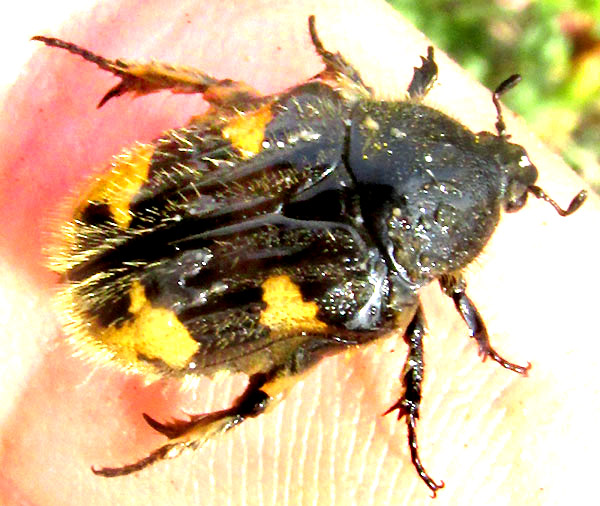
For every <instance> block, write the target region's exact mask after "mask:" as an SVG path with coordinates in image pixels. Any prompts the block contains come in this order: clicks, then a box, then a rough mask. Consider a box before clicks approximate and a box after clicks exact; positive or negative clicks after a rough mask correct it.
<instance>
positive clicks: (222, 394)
mask: <svg viewBox="0 0 600 506" xmlns="http://www.w3.org/2000/svg"><path fill="white" fill-rule="evenodd" d="M224 4H227V5H224ZM311 13H314V14H315V15H316V19H317V29H318V30H319V35H320V37H321V39H322V40H323V43H324V44H325V47H326V48H328V49H330V50H333V51H338V50H339V51H340V52H342V54H343V55H344V56H345V57H346V59H347V60H348V61H350V62H352V63H353V64H354V65H355V66H356V67H357V68H358V69H360V71H361V74H362V77H363V79H364V80H365V82H366V83H367V84H368V85H370V86H372V87H374V88H375V89H376V90H377V91H378V93H379V94H380V95H381V96H382V97H385V98H401V97H402V96H403V93H404V90H405V89H406V87H407V85H408V83H409V81H410V77H411V75H412V68H413V67H414V66H416V65H418V64H419V62H420V60H419V55H421V54H425V51H426V46H427V41H426V40H425V39H424V38H423V37H422V36H421V35H420V34H418V33H417V32H415V31H414V30H413V29H412V28H411V27H410V26H409V25H407V24H406V22H405V21H403V20H402V19H401V18H400V17H399V16H398V15H397V14H395V13H394V12H393V11H391V9H390V8H389V7H388V6H387V5H386V4H384V3H383V2H377V1H372V2H364V1H360V2H359V1H356V2H350V3H348V2H334V1H328V2H308V1H307V2H290V3H289V4H287V3H286V4H282V2H272V3H270V2H258V1H257V2H244V3H243V7H239V6H237V8H234V7H230V6H229V4H228V3H226V2H216V1H212V0H205V1H204V2H190V3H189V4H184V5H181V6H180V7H178V9H177V10H176V11H174V10H173V8H172V7H171V3H169V2H165V1H158V0H156V1H152V2H144V3H142V2H133V1H130V2H120V5H118V6H117V4H116V3H110V5H109V6H108V5H102V6H101V7H99V8H98V9H97V10H95V11H93V12H90V13H89V15H88V16H87V17H83V18H79V19H77V20H72V21H71V22H70V23H68V24H67V25H65V26H64V27H63V28H62V29H60V30H59V31H54V30H55V29H54V27H48V31H47V33H45V35H52V36H58V37H62V38H65V39H69V40H73V41H74V42H76V43H78V44H80V45H82V46H84V47H88V48H90V49H92V50H94V51H95V52H98V53H100V54H102V55H105V56H107V57H123V58H127V59H151V58H154V59H159V60H165V61H172V62H181V63H185V64H188V65H194V66H197V67H199V68H202V69H203V70H206V71H207V72H209V73H210V74H212V75H215V76H218V77H232V78H235V79H240V80H243V81H245V82H247V83H249V84H251V85H253V86H254V87H256V88H257V89H258V90H260V91H262V92H264V93H268V92H273V91H278V90H281V89H284V88H286V87H288V86H291V85H293V84H296V83H298V82H301V81H302V80H304V79H306V78H308V77H310V76H311V75H314V74H315V73H317V72H318V71H319V70H320V69H321V65H320V62H319V59H318V57H317V56H316V55H315V54H314V52H313V50H312V48H311V46H310V42H309V38H308V33H307V28H306V19H307V18H308V15H309V14H311ZM32 35H35V34H34V33H26V34H24V35H23V36H24V37H29V36H32ZM248 41H252V43H251V44H250V43H249V42H248ZM436 55H437V60H438V64H439V66H440V78H439V84H438V85H437V86H435V87H434V89H433V90H432V91H431V93H430V96H428V103H430V104H433V105H435V106H437V107H439V108H441V109H443V110H444V111H445V112H447V113H448V114H450V115H451V116H453V117H455V118H458V119H460V120H461V121H462V122H463V123H465V124H466V125H468V126H469V127H470V128H472V129H473V130H474V131H479V130H493V127H494V122H495V116H494V109H493V105H492V102H491V95H490V93H489V91H487V90H485V89H483V88H482V87H480V86H478V85H476V84H474V83H473V82H472V81H470V80H469V78H468V77H467V76H466V75H465V74H464V73H463V72H462V71H461V70H460V69H459V68H458V67H457V66H456V65H454V64H453V63H452V62H450V61H449V60H448V59H446V58H445V57H444V56H443V55H442V53H441V52H440V51H437V53H436ZM24 70H25V73H24V75H23V77H22V78H21V79H20V80H19V82H18V83H17V84H16V85H15V86H14V87H13V88H12V89H11V90H10V91H8V92H7V94H6V95H5V96H4V97H3V104H2V107H3V114H2V115H1V119H0V122H1V123H0V140H1V144H0V145H2V149H3V155H2V160H0V163H1V164H2V166H1V168H0V174H1V176H2V177H1V178H0V196H1V197H0V207H1V210H0V211H1V214H0V216H2V219H1V221H0V227H1V229H0V237H1V242H0V248H1V249H0V255H1V258H2V262H3V263H2V274H3V276H2V277H1V280H2V281H1V283H2V285H3V286H2V292H1V293H2V295H3V297H4V301H3V306H2V307H3V309H2V311H3V313H2V314H4V313H5V314H6V315H7V316H6V319H5V320H4V321H7V322H8V324H7V326H6V332H5V335H4V336H2V337H3V338H4V340H5V343H4V344H3V347H2V349H3V350H7V351H6V352H5V353H3V356H2V358H3V361H5V363H3V364H2V367H3V371H5V374H7V375H8V376H7V377H10V381H9V382H7V383H10V384H11V385H10V386H7V387H4V390H2V391H1V393H2V395H4V396H5V397H6V399H5V402H4V403H3V407H2V411H1V412H0V414H1V415H2V417H1V418H0V421H1V422H2V429H1V431H0V432H1V434H2V443H1V444H2V449H1V450H0V456H1V462H2V466H1V467H0V469H2V471H1V472H2V475H1V479H0V502H1V503H3V504H11V502H12V503H15V504H16V503H17V502H16V500H14V497H19V498H25V499H24V500H28V501H29V502H30V503H31V504H40V505H41V504H59V505H60V504H65V505H67V504H84V503H85V504H161V505H162V504H227V503H231V504H242V503H244V502H246V503H247V504H287V503H290V504H308V503H311V504H312V503H319V504H353V503H356V504H411V505H414V504H417V505H418V504H430V499H429V491H428V490H427V489H426V487H425V486H424V485H423V483H422V482H421V481H420V480H419V478H418V477H417V476H416V473H415V472H414V469H413V468H412V466H411V464H410V459H409V456H408V449H407V447H406V436H405V433H406V427H405V424H404V423H403V422H396V421H395V420H394V419H393V417H392V416H387V417H385V418H383V417H381V416H380V415H381V413H383V412H384V411H385V410H386V409H387V408H388V407H389V406H390V405H391V404H393V403H394V402H395V401H396V399H397V397H398V395H399V393H400V382H399V379H398V378H399V375H400V373H401V370H402V365H403V361H404V356H405V352H406V347H405V345H404V344H403V343H402V340H401V339H397V338H392V339H390V340H388V341H386V342H385V343H383V344H381V345H376V346H372V347H370V348H369V349H367V350H364V351H361V352H359V353H358V354H356V355H353V356H352V357H350V358H348V357H344V356H338V357H334V358H331V359H328V360H326V361H325V362H324V363H323V364H322V365H321V366H320V367H318V368H317V369H316V370H315V372H314V373H313V374H312V375H310V376H309V377H308V379H306V380H305V381H304V382H303V383H302V384H301V385H298V387H296V388H295V389H294V390H293V392H292V393H291V395H290V396H289V397H288V399H287V400H286V402H284V403H283V404H282V405H280V406H279V407H278V408H277V409H276V410H274V411H273V412H272V413H270V414H268V415H264V416H261V417H259V418H257V419H256V420H250V421H248V422H246V423H244V424H243V425H242V426H240V427H239V428H236V429H235V430H233V431H231V432H230V433H229V434H226V435H225V436H223V437H222V438H220V439H219V440H217V441H215V442H213V443H210V444H208V445H207V446H206V447H205V448H203V449H201V450H199V451H197V452H195V453H191V454H187V455H184V456H182V457H180V458H178V459H176V460H173V461H170V462H167V463H159V464H157V465H156V466H154V467H152V468H149V469H147V470H144V471H143V472H141V473H138V474H136V475H133V476H126V477H123V478H119V479H103V478H99V477H97V476H94V475H93V474H92V473H91V471H90V470H89V467H90V466H91V465H95V466H102V465H118V464H120V463H127V462H130V461H131V460H133V459H136V458H138V457H140V456H143V455H145V454H146V453H147V452H148V451H149V450H151V449H153V448H154V447H155V446H157V445H158V444H161V443H162V442H163V438H162V437H161V436H159V435H157V434H154V433H153V431H152V430H151V429H150V428H149V427H148V426H147V425H146V424H145V422H144V421H143V419H142V416H141V415H142V413H143V412H147V413H149V414H151V415H152V417H153V418H156V419H159V420H160V419H168V418H170V417H180V416H181V411H182V410H187V411H191V412H202V411H205V410H212V409H219V408H222V407H224V406H226V405H227V404H228V402H229V401H230V400H231V399H232V398H233V397H234V396H235V393H236V392H237V391H239V389H240V388H241V386H242V383H243V379H242V378H233V379H232V380H225V381H222V382H211V381H208V380H202V382H201V383H200V385H199V386H198V388H197V389H195V390H194V391H191V392H180V391H179V389H178V386H177V384H173V383H159V384H152V385H150V386H145V385H144V383H143V380H142V379H141V378H139V377H136V376H125V375H123V374H121V373H120V372H118V371H114V370H112V369H110V368H108V367H101V368H97V367H95V366H93V365H91V364H89V363H87V362H85V361H83V360H81V359H79V358H77V357H73V356H72V349H71V348H70V347H69V346H68V345H66V344H65V343H64V342H63V341H62V339H63V335H62V333H61V331H60V330H59V328H58V326H57V324H56V322H55V320H54V318H53V316H52V312H51V310H50V306H49V297H50V294H51V289H52V285H53V282H54V280H53V277H52V275H51V274H50V273H49V272H48V271H47V270H46V269H45V268H44V266H43V254H42V245H43V244H44V242H45V240H46V239H45V232H44V231H45V230H47V228H48V225H47V222H48V221H49V220H48V215H49V213H50V210H52V209H54V210H56V209H57V208H60V205H61V204H60V203H61V202H62V201H63V200H64V199H65V198H66V197H68V196H69V195H70V194H71V193H72V192H73V191H74V190H75V189H76V188H77V187H78V186H79V185H81V184H82V182H84V181H85V180H86V177H87V176H89V174H90V173H91V172H92V171H93V169H94V168H95V167H98V166H102V165H103V164H104V163H105V162H106V160H108V159H109V157H110V156H111V155H112V154H114V153H117V152H118V151H119V150H120V149H122V148H123V147H126V146H127V145H130V144H132V143H133V142H135V141H137V140H141V141H147V140H151V139H152V138H154V137H155V136H156V135H158V134H159V133H160V132H161V131H162V130H164V129H166V128H170V127H177V126H181V125H183V124H185V123H186V121H187V119H188V118H189V117H190V116H191V115H195V114H198V113H200V112H201V111H202V110H203V108H204V107H205V105H204V104H203V102H202V100H201V99H200V98H199V97H189V96H172V95H169V94H167V93H164V94H158V95H153V96H149V97H143V98H140V99H136V100H133V101H132V100H129V99H128V98H120V99H116V100H113V101H111V102H110V103H109V104H107V105H106V106H105V107H104V108H103V109H101V110H99V111H97V110H96V109H95V106H96V103H97V102H98V100H99V98H100V97H101V96H102V95H103V94H104V93H105V92H106V90H107V89H109V87H110V86H112V85H113V84H114V80H113V79H112V78H111V77H110V76H108V75H103V74H102V73H101V72H100V71H98V70H97V69H96V68H95V67H94V66H93V65H89V64H86V63H84V62H82V61H80V60H78V59H76V58H74V57H72V56H70V55H66V54H58V53H57V52H55V51H52V50H50V49H40V51H38V52H37V53H36V54H35V56H34V58H33V59H32V61H31V62H29V64H28V65H27V66H26V67H25V69H24ZM516 70H520V69H516ZM503 77H505V76H499V81H500V80H501V79H502V78H503ZM526 78H527V76H526ZM533 78H534V77H533ZM505 119H506V122H507V127H508V131H509V132H510V133H511V134H512V135H513V141H514V142H516V143H519V144H522V145H523V146H525V147H526V149H527V150H528V152H529V155H530V158H531V159H532V160H533V162H534V163H535V164H536V166H537V167H538V169H539V170H540V182H539V183H540V186H542V187H543V188H544V190H545V191H546V192H547V193H548V194H549V195H551V196H552V197H553V198H554V199H556V200H557V201H559V202H560V203H561V204H562V205H563V206H566V204H567V203H568V201H569V199H570V198H571V197H572V196H573V195H574V194H575V193H576V192H577V191H579V189H581V187H582V184H583V183H581V181H579V180H578V178H577V177H575V176H574V175H573V174H572V173H571V172H570V171H569V170H568V168H567V167H566V166H565V165H564V164H563V162H562V161H561V160H560V159H559V158H558V157H556V156H555V155H553V154H552V153H550V152H548V151H547V150H546V149H545V147H544V146H543V145H541V143H540V142H539V141H538V140H537V139H536V138H535V137H534V136H533V135H532V134H530V133H529V132H528V131H527V129H526V126H525V125H523V124H522V123H521V122H520V121H518V120H516V119H515V118H514V117H513V115H512V114H510V113H507V114H506V118H505ZM598 208H599V206H598V201H597V199H596V198H595V197H591V198H590V199H589V200H588V202H586V203H585V204H584V207H583V208H582V209H581V210H580V211H579V212H578V213H576V214H575V215H573V216H571V217H569V218H560V217H558V216H557V215H556V214H555V213H554V211H553V210H552V209H551V208H550V207H549V206H548V205H547V204H544V203H542V202H537V201H532V202H530V203H528V205H527V207H526V208H525V209H524V210H523V211H521V212H519V213H516V214H514V215H510V216H506V217H505V219H503V220H502V223H501V224H500V226H499V227H498V230H497V232H496V234H495V236H494V238H493V240H492V242H491V243H490V245H489V247H488V248H487V249H486V251H485V253H484V254H483V255H482V257H481V259H480V260H478V261H477V262H476V265H474V266H473V267H472V268H471V269H470V271H469V275H468V281H469V290H468V292H469V296H470V297H471V298H472V299H473V300H474V301H475V303H476V304H477V306H478V308H479V310H480V311H481V313H482V315H483V317H484V318H485V320H486V323H487V325H488V329H489V331H490V334H491V339H492V343H493V344H494V345H495V347H496V348H497V349H498V351H499V352H501V353H502V354H503V355H504V356H505V357H507V358H508V359H511V360H514V361H517V362H522V363H524V362H527V361H531V362H532V363H533V368H532V370H531V371H530V374H529V377H528V378H523V377H520V376H518V375H516V374H513V373H510V372H509V371H506V370H502V369H501V368H500V367H498V366H497V365H496V364H493V363H491V362H490V361H488V362H486V363H481V362H480V359H479V357H478V356H477V350H476V345H475V343H472V342H469V340H468V338H467V337H466V329H465V327H464V325H463V324H462V323H461V322H460V318H459V317H458V315H456V314H455V312H454V310H453V307H452V302H451V301H450V300H449V299H446V298H444V297H443V296H442V295H441V294H440V292H439V290H438V288H437V287H435V286H432V287H429V288H427V289H426V290H425V291H424V294H423V301H424V306H425V313H426V318H427V320H428V328H429V335H428V337H426V339H425V349H426V356H425V358H426V373H425V374H426V380H425V386H424V402H423V406H422V412H421V420H420V423H419V426H418V431H419V441H420V444H421V457H422V459H423V461H424V462H425V465H426V467H427V469H428V471H429V472H430V473H431V475H432V476H433V477H434V478H435V479H438V480H439V479H443V480H444V481H445V483H446V488H445V489H444V490H442V491H440V492H439V494H438V499H437V503H436V504H454V503H456V504H517V505H518V504H560V503H566V501H567V498H570V497H571V495H570V494H572V492H573V484H576V483H585V482H586V481H587V482H588V483H589V482H592V481H591V480H592V472H593V469H594V468H595V466H594V465H593V464H592V463H591V462H590V459H591V457H590V455H591V456H595V455H596V454H597V452H596V451H595V450H597V449H598V448H597V447H594V444H595V445H597V443H594V442H595V441H597V439H598V438H597V437H595V433H594V431H595V423H594V421H595V420H597V419H598V415H599V413H598V406H600V402H598V400H599V399H598V392H599V391H600V389H599V388H598V379H597V378H596V375H595V371H596V370H597V367H598V359H597V355H598V354H597V353H594V351H596V350H595V348H596V340H595V339H593V337H595V332H594V330H593V329H595V328H596V325H595V322H594V321H593V315H594V309H595V307H596V303H595V300H596V297H594V293H593V291H595V290H596V287H597V286H598V274H597V271H598V269H596V268H595V265H596V262H597V258H598V247H597V245H596V241H595V240H594V238H593V236H592V235H591V234H590V231H594V230H596V229H597V223H598V218H599V213H598ZM50 214H51V213H50ZM577 461H579V462H580V465H579V466H578V465H577ZM592 483H593V482H592Z"/></svg>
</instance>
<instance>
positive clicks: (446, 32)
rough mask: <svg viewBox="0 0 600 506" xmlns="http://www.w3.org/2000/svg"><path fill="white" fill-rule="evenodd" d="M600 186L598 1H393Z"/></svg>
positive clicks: (597, 186) (599, 33)
mask: <svg viewBox="0 0 600 506" xmlns="http://www.w3.org/2000/svg"><path fill="white" fill-rule="evenodd" d="M388 1H389V3H390V4H391V5H393V6H394V7H395V8H396V9H397V10H398V11H400V12H402V14H403V15H404V16H405V17H406V18H408V19H409V20H411V21H412V22H413V23H414V24H415V26H417V28H419V29H420V30H421V31H422V32H423V33H425V34H426V35H427V36H428V37H429V38H430V39H431V40H432V41H433V42H434V43H435V44H436V45H438V46H439V47H440V48H442V49H443V50H444V51H446V52H447V53H448V54H449V55H450V56H452V57H453V58H454V59H455V60H456V61H458V63H460V64H461V65H462V66H463V67H464V68H466V69H467V70H468V71H469V72H470V73H471V74H472V75H473V76H474V77H475V78H476V79H478V80H479V81H481V82H482V83H483V84H485V85H486V86H487V87H488V88H490V89H494V88H495V87H496V86H497V85H498V84H499V83H500V81H501V80H502V79H504V78H506V77H508V76H509V75H511V74H514V73H519V74H521V75H522V76H523V81H521V83H520V84H519V85H518V86H517V87H516V88H514V89H513V90H511V92H510V93H508V94H506V95H504V96H503V98H502V100H503V102H504V103H505V104H506V105H507V106H508V107H510V108H511V109H513V110H514V111H515V112H517V113H519V114H520V115H521V116H523V117H524V118H525V120H526V121H527V123H528V124H529V125H530V126H531V127H532V128H533V129H534V130H535V131H536V133H537V134H538V135H539V136H540V137H541V138H542V139H543V140H544V141H545V142H546V143H547V144H548V145H550V147H551V148H553V149H554V150H555V151H558V152H560V153H562V155H563V157H564V158H565V159H566V161H567V162H568V163H569V164H570V165H571V166H572V167H573V168H574V169H575V170H576V171H577V172H579V173H580V174H581V175H582V176H583V177H584V178H585V179H586V180H587V181H588V182H590V184H592V186H593V187H594V189H595V190H596V191H597V192H598V191H599V190H600V1H599V0H539V1H531V0H471V1H466V0H454V1H453V0H418V1H414V0H388Z"/></svg>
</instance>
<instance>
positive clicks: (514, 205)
mask: <svg viewBox="0 0 600 506" xmlns="http://www.w3.org/2000/svg"><path fill="white" fill-rule="evenodd" d="M526 202H527V191H524V192H523V193H522V194H521V195H519V196H518V197H515V198H514V199H513V200H508V201H507V202H506V204H505V205H504V209H505V210H506V212H507V213H514V212H515V211H518V210H519V209H521V208H522V207H523V206H524V205H525V203H526Z"/></svg>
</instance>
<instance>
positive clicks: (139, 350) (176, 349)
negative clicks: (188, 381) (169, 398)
mask: <svg viewBox="0 0 600 506" xmlns="http://www.w3.org/2000/svg"><path fill="white" fill-rule="evenodd" d="M129 296H130V299H131V303H130V306H129V312H130V313H131V314H132V315H133V316H132V318H131V319H130V320H128V321H126V322H125V323H123V324H122V325H121V326H120V327H109V328H108V329H106V330H104V331H100V332H99V334H98V339H99V340H100V341H102V342H103V343H104V344H105V345H106V346H107V347H108V348H109V349H111V350H114V351H115V353H116V356H117V357H118V358H119V359H121V360H122V361H124V362H126V363H130V364H135V363H136V362H137V361H139V357H140V356H143V357H144V358H147V359H150V360H152V359H156V360H160V361H162V362H164V363H165V364H167V365H168V366H169V367H171V368H173V369H183V368H184V367H186V366H187V364H188V363H189V361H190V359H191V358H192V357H193V355H194V354H195V353H196V352H197V351H198V347H199V344H198V343H197V342H196V341H194V339H193V338H192V337H191V336H190V334H189V332H188V331H187V329H186V328H185V326H184V325H183V324H182V323H181V322H180V321H179V319H178V318H177V315H176V314H175V313H174V312H173V311H171V310H169V309H166V308H161V307H153V306H152V304H151V303H150V301H148V299H147V298H146V294H145V291H144V287H143V286H142V284H141V283H140V282H139V281H135V282H134V283H133V286H132V287H131V290H130V292H129Z"/></svg>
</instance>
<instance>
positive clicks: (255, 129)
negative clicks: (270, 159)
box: [223, 105, 273, 157]
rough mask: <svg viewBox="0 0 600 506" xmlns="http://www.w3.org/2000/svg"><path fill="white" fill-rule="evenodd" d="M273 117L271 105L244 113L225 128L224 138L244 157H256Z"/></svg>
mask: <svg viewBox="0 0 600 506" xmlns="http://www.w3.org/2000/svg"><path fill="white" fill-rule="evenodd" d="M272 117H273V114H272V112H271V106H270V105H266V106H264V107H261V108H260V109H257V110H256V111H252V112H248V113H242V114H240V115H239V116H237V117H236V118H234V119H233V120H232V121H230V122H229V124H228V125H227V126H226V127H225V128H223V137H224V138H225V139H227V140H228V141H229V142H231V144H232V145H233V146H234V147H236V148H237V149H239V150H240V151H241V152H242V155H243V156H246V157H249V156H252V155H255V154H256V153H259V152H260V151H261V149H262V142H263V140H264V138H265V129H266V127H267V125H268V124H269V121H271V118H272Z"/></svg>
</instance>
